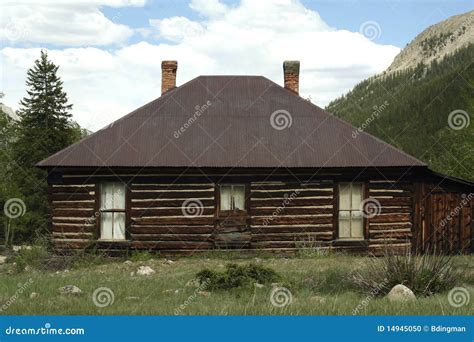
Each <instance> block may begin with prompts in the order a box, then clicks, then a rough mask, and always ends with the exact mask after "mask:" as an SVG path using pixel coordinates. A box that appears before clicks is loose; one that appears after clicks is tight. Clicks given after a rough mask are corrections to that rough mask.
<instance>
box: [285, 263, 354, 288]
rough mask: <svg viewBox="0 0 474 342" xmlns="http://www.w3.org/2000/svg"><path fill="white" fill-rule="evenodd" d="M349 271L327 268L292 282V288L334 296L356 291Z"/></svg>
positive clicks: (335, 267)
mask: <svg viewBox="0 0 474 342" xmlns="http://www.w3.org/2000/svg"><path fill="white" fill-rule="evenodd" d="M350 273H351V272H350V270H348V269H346V268H345V267H342V268H341V267H340V266H336V265H335V266H334V267H329V268H327V269H325V270H324V271H321V272H311V273H310V274H308V275H307V276H306V277H301V278H297V279H295V280H294V284H293V286H294V287H296V288H298V289H301V290H309V291H311V292H317V293H325V294H336V293H341V292H350V291H357V289H358V286H357V285H356V284H354V282H353V281H352V278H351V274H350Z"/></svg>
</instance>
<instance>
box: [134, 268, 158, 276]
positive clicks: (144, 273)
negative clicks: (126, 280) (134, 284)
mask: <svg viewBox="0 0 474 342" xmlns="http://www.w3.org/2000/svg"><path fill="white" fill-rule="evenodd" d="M153 273H155V270H154V269H153V268H151V267H150V266H140V267H138V270H137V275H142V276H147V275H152V274H153Z"/></svg>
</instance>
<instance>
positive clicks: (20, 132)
mask: <svg viewBox="0 0 474 342" xmlns="http://www.w3.org/2000/svg"><path fill="white" fill-rule="evenodd" d="M58 68H59V67H58V66H56V65H54V63H53V62H51V61H50V60H48V55H47V52H45V51H41V56H40V58H39V59H38V60H36V61H35V64H34V66H33V68H31V69H30V70H28V73H27V80H26V85H27V87H28V89H27V94H28V95H27V96H26V97H24V98H23V99H22V100H21V101H20V106H21V107H20V110H19V111H18V115H19V117H20V121H19V122H18V124H17V127H16V129H17V140H16V141H15V143H14V146H13V154H14V157H15V158H14V160H15V163H16V167H15V169H14V174H13V177H14V179H15V182H16V183H17V184H18V186H19V188H20V190H21V193H22V200H23V201H24V202H25V205H26V213H25V215H24V216H23V217H22V218H21V221H22V223H23V224H22V227H23V228H22V229H21V231H20V232H19V234H18V235H17V237H18V238H20V239H32V238H34V237H35V236H34V235H35V234H34V233H41V232H45V231H46V229H47V218H48V216H47V215H48V207H47V203H48V201H47V196H46V195H47V182H46V177H47V173H46V172H45V171H43V170H40V169H38V168H36V167H35V165H36V163H38V162H39V161H41V160H43V159H44V158H47V157H48V156H50V155H52V154H54V153H55V152H57V151H59V150H61V149H63V148H65V147H66V146H68V145H70V144H72V143H73V142H74V141H76V140H78V139H79V138H80V130H78V128H77V124H75V123H74V122H73V121H72V120H71V113H70V111H71V108H72V105H71V104H68V98H67V95H66V93H65V92H64V90H63V82H62V81H61V79H60V78H59V76H58V75H57V71H58Z"/></svg>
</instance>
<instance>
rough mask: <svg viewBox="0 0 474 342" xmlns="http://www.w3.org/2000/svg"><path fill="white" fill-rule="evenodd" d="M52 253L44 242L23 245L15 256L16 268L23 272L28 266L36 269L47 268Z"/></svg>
mask: <svg viewBox="0 0 474 342" xmlns="http://www.w3.org/2000/svg"><path fill="white" fill-rule="evenodd" d="M49 258H50V254H49V252H48V249H47V247H46V246H45V245H43V244H35V245H33V246H28V247H23V248H21V249H20V250H19V251H18V254H17V255H16V256H15V257H14V262H15V263H16V270H17V271H18V272H23V271H24V270H25V269H26V268H27V267H31V268H35V269H47V265H48V260H49Z"/></svg>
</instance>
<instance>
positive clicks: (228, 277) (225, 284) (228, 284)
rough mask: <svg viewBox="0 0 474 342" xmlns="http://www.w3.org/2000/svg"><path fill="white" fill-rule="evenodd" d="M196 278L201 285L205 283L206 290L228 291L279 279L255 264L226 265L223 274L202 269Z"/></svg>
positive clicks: (270, 270) (273, 272) (274, 274)
mask: <svg viewBox="0 0 474 342" xmlns="http://www.w3.org/2000/svg"><path fill="white" fill-rule="evenodd" d="M196 278H197V279H198V280H199V281H200V282H201V283H204V282H207V283H208V285H207V288H208V289H210V290H218V289H222V290H228V289H232V288H238V287H244V286H253V284H254V283H260V284H268V283H271V282H275V281H278V280H280V279H281V277H280V276H279V275H278V274H277V273H276V272H275V271H274V270H272V269H270V268H266V267H263V266H259V265H255V264H248V265H237V264H228V265H227V266H226V270H225V271H224V272H216V271H211V270H209V269H204V270H202V271H201V272H199V273H198V274H197V275H196Z"/></svg>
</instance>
